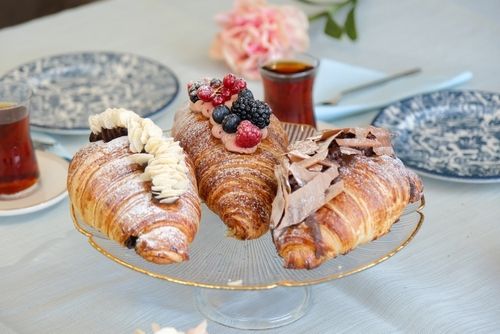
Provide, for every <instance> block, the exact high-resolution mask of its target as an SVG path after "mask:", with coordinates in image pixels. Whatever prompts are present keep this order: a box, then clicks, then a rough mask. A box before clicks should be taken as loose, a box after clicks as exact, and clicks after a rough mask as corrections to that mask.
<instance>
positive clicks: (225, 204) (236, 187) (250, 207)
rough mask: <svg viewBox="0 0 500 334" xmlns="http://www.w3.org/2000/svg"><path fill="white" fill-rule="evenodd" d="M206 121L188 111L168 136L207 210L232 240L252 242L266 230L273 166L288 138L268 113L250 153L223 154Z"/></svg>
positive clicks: (178, 117) (273, 184)
mask: <svg viewBox="0 0 500 334" xmlns="http://www.w3.org/2000/svg"><path fill="white" fill-rule="evenodd" d="M211 126H212V125H211V123H210V121H209V120H207V118H206V117H205V116H203V115H202V114H201V113H196V112H192V111H191V110H189V109H188V108H186V109H181V110H180V111H179V112H178V113H177V114H176V116H175V120H174V125H173V129H172V131H173V135H174V138H175V140H178V141H179V142H180V144H181V146H182V147H183V148H184V150H185V151H186V152H187V154H188V155H189V156H190V157H191V159H192V160H193V163H194V167H195V171H196V179H197V181H198V191H199V195H200V197H201V198H202V199H203V200H204V201H205V203H206V204H207V206H208V207H209V208H210V209H211V210H212V211H214V212H215V213H216V214H217V215H218V216H219V217H220V218H221V219H222V221H223V222H224V223H225V224H226V225H227V227H228V230H229V235H231V236H234V237H235V238H237V239H254V238H258V237H260V236H261V235H263V234H264V233H266V232H267V231H268V230H269V217H270V213H271V204H272V201H273V198H274V196H275V194H276V187H277V181H276V178H275V176H274V165H276V164H277V163H278V162H279V159H280V157H281V155H283V154H284V152H285V150H286V147H287V143H288V138H287V135H286V133H285V131H284V129H283V127H282V126H281V124H280V122H279V121H278V119H277V118H276V117H274V116H273V115H271V117H270V124H269V126H268V127H267V137H266V138H265V139H264V140H262V141H261V142H260V144H259V146H258V148H257V150H256V151H255V152H254V153H252V154H241V153H235V152H230V151H228V150H227V149H226V148H225V146H224V143H223V142H222V141H221V140H220V139H218V138H215V137H214V136H213V135H212V133H211Z"/></svg>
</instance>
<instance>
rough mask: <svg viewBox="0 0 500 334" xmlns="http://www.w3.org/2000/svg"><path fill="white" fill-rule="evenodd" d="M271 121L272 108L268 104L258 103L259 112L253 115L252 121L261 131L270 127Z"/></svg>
mask: <svg viewBox="0 0 500 334" xmlns="http://www.w3.org/2000/svg"><path fill="white" fill-rule="evenodd" d="M270 119H271V108H269V106H268V105H267V103H265V102H262V101H257V111H256V112H254V113H253V114H252V118H251V119H250V121H251V122H252V123H253V124H255V125H257V126H258V127H259V128H260V129H264V128H265V127H266V126H268V125H269V123H270Z"/></svg>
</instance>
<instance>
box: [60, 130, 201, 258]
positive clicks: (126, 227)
mask: <svg viewBox="0 0 500 334" xmlns="http://www.w3.org/2000/svg"><path fill="white" fill-rule="evenodd" d="M122 132H123V131H122ZM103 133H104V134H105V135H109V133H110V131H106V130H104V131H103ZM122 134H123V133H122ZM124 134H126V131H125V133H124ZM108 137H109V136H108ZM93 139H94V140H98V139H99V138H93ZM107 139H108V140H110V141H109V142H103V141H102V140H99V141H96V142H92V143H90V144H88V145H87V146H85V147H84V148H82V149H81V150H80V151H78V152H77V153H76V155H75V156H74V158H73V160H72V161H71V164H70V166H69V173H68V182H67V187H68V194H69V197H70V200H71V203H72V205H73V208H74V210H75V211H76V213H77V214H78V215H79V217H81V218H82V219H83V221H84V222H85V223H86V224H88V225H90V226H93V227H94V228H96V229H98V230H99V231H101V232H102V233H104V234H106V235H107V236H108V237H109V238H110V239H112V240H115V241H117V242H118V243H120V244H121V245H124V246H127V247H128V248H135V251H136V252H137V253H138V254H139V255H140V256H142V257H143V258H145V259H146V260H148V261H151V262H154V263H158V264H169V263H177V262H182V261H185V260H187V259H188V258H189V256H188V245H189V244H190V243H191V242H192V241H193V239H194V237H195V234H196V232H197V230H198V225H199V222H200V216H201V208H200V200H199V197H198V195H197V189H196V179H195V176H194V170H193V166H192V163H191V162H190V160H189V159H188V158H187V157H186V165H187V167H188V171H189V172H188V179H189V184H188V188H187V191H186V192H184V193H183V194H182V195H180V197H179V198H178V199H177V200H176V201H175V202H174V203H171V204H165V203H160V201H159V200H158V199H156V198H153V195H152V191H151V181H144V179H143V177H142V174H143V172H144V167H143V166H141V165H139V164H138V163H135V162H134V160H132V159H131V155H132V152H131V151H130V149H129V141H128V140H127V137H120V138H116V139H113V140H111V138H107Z"/></svg>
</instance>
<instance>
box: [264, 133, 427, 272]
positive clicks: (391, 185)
mask: <svg viewBox="0 0 500 334" xmlns="http://www.w3.org/2000/svg"><path fill="white" fill-rule="evenodd" d="M275 173H276V177H277V178H278V183H279V186H278V192H277V196H276V198H275V199H274V201H273V211H272V216H271V227H272V233H273V240H274V243H275V245H276V249H277V251H278V253H279V255H280V256H281V257H282V258H283V259H284V266H285V267H286V268H291V269H312V268H315V267H317V266H319V265H320V264H321V263H323V262H324V261H326V260H328V259H331V258H334V257H336V256H337V255H340V254H345V253H347V252H349V251H350V250H352V249H353V248H355V247H357V246H358V245H360V244H363V243H366V242H369V241H371V240H373V239H376V238H378V237H380V236H382V235H384V234H385V233H387V232H388V231H389V230H390V228H391V226H392V224H393V223H395V222H396V221H397V220H398V218H399V217H400V216H401V214H402V212H403V210H404V209H405V207H406V206H407V205H408V204H409V203H411V202H415V201H418V200H420V198H421V197H422V190H423V186H422V182H421V180H420V178H419V177H418V176H417V175H416V174H414V173H413V172H411V171H410V170H408V169H406V168H405V166H404V165H403V163H402V162H401V161H400V160H399V159H398V158H396V157H395V156H394V151H393V149H392V146H391V143H390V135H389V133H388V131H386V130H383V129H380V128H375V127H369V128H366V129H361V128H352V129H334V130H328V131H325V132H323V133H322V134H321V135H319V136H317V137H314V138H309V139H308V140H305V141H301V142H297V143H294V144H293V145H292V146H291V147H290V148H289V151H288V153H287V154H286V155H285V156H284V157H283V159H282V161H281V163H280V165H278V166H276V170H275Z"/></svg>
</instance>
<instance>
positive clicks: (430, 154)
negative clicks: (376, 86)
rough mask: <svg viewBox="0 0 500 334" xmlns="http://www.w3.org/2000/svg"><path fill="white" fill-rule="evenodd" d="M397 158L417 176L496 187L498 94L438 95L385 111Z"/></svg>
mask: <svg viewBox="0 0 500 334" xmlns="http://www.w3.org/2000/svg"><path fill="white" fill-rule="evenodd" d="M372 124H373V125H375V126H379V127H385V128H388V129H390V130H391V131H392V132H393V134H394V138H393V145H394V149H395V150H396V153H397V154H398V156H399V158H400V159H401V160H402V161H403V162H404V163H405V164H406V165H407V166H408V167H410V168H412V169H414V170H415V171H416V172H418V173H420V174H423V175H426V176H429V177H434V178H440V179H446V180H450V181H459V182H476V183H477V182H479V183H488V182H500V94H499V93H488V92H481V91H453V90H452V91H438V92H434V93H427V94H422V95H417V96H414V97H411V98H408V99H405V100H402V101H400V102H397V103H394V104H392V105H390V106H388V107H386V108H384V109H383V110H382V111H381V112H380V113H379V114H378V115H377V116H376V117H375V119H374V120H373V122H372Z"/></svg>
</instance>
